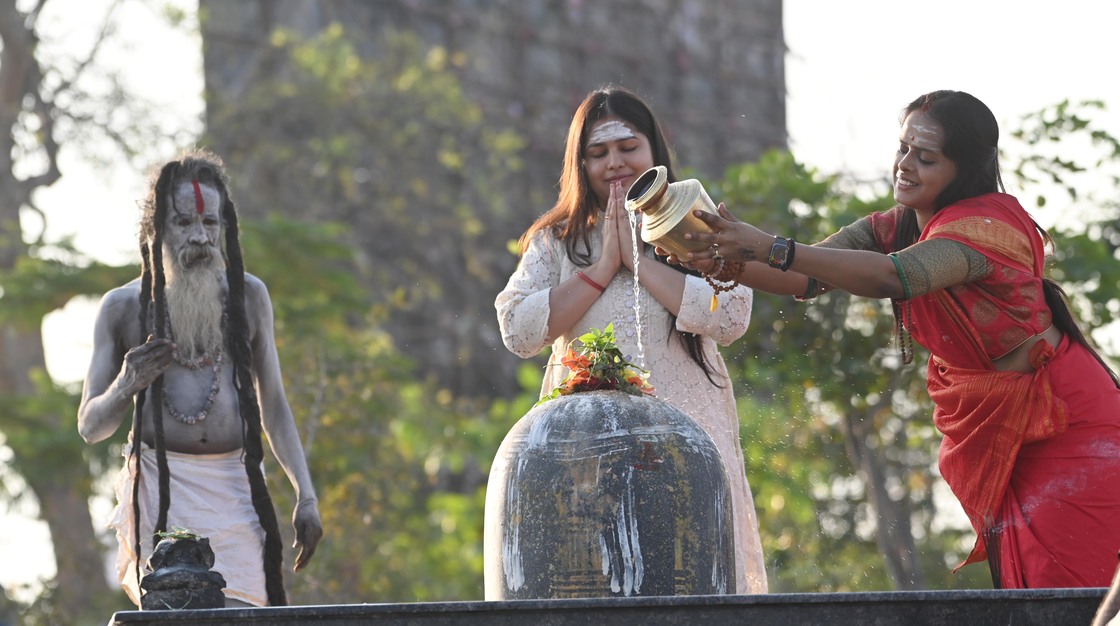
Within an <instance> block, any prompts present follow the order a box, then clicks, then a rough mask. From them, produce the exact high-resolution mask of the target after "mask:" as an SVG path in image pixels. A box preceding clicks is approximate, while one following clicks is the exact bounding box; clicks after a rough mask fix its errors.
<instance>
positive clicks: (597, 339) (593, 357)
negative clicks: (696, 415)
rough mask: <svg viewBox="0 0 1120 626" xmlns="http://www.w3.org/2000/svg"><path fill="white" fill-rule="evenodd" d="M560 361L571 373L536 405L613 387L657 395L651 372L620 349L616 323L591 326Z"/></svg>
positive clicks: (640, 394)
mask: <svg viewBox="0 0 1120 626" xmlns="http://www.w3.org/2000/svg"><path fill="white" fill-rule="evenodd" d="M577 341H578V342H579V343H580V345H579V346H578V347H577V346H575V343H576V342H577ZM560 362H561V363H562V364H563V365H564V366H565V367H567V368H568V369H569V370H570V373H569V374H568V376H567V377H566V378H565V379H564V380H562V381H560V384H559V385H558V386H557V387H556V388H555V389H553V390H552V393H549V394H548V395H547V396H544V397H543V398H541V399H540V401H539V402H537V405H540V404H542V403H544V402H548V401H549V400H553V399H555V398H559V397H560V396H567V395H571V394H573V393H579V392H581V391H600V390H613V391H622V392H625V393H628V394H630V395H632V396H642V395H648V396H652V395H654V389H653V386H652V385H650V384H649V372H648V371H647V370H644V369H642V368H640V367H638V366H637V365H634V364H633V363H630V362H629V361H627V360H626V357H625V356H623V354H622V351H621V350H619V349H618V345H617V344H616V343H615V339H614V324H607V327H606V328H604V329H603V330H599V329H598V328H592V329H591V331H590V332H587V333H585V334H583V335H580V336H579V337H577V338H575V339H573V340H572V342H571V343H569V344H568V352H567V354H565V355H564V356H563V357H562V358H561V359H560ZM534 406H536V405H534Z"/></svg>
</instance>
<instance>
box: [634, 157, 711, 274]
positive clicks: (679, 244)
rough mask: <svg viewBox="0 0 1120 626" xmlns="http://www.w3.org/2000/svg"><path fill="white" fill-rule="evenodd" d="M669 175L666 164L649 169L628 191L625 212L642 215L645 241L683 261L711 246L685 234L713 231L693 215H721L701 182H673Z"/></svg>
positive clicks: (690, 180) (643, 238)
mask: <svg viewBox="0 0 1120 626" xmlns="http://www.w3.org/2000/svg"><path fill="white" fill-rule="evenodd" d="M668 175H669V171H668V170H667V169H666V168H665V166H663V165H655V166H653V167H652V168H650V169H648V170H646V171H645V173H643V174H642V175H641V176H639V177H638V179H637V180H635V181H634V184H633V185H630V189H629V190H627V192H626V210H628V211H638V212H640V213H641V214H642V241H644V242H646V243H649V244H653V245H655V246H658V247H660V248H663V249H665V250H668V251H669V252H672V253H673V254H675V255H677V256H678V257H682V258H683V257H684V256H685V255H686V254H688V253H689V252H698V251H700V250H703V249H705V248H707V247H708V244H706V243H703V242H700V241H690V240H688V239H685V238H684V234H685V233H690V232H712V229H711V228H709V227H708V225H707V224H705V223H704V222H703V221H702V220H701V219H700V218H698V217H696V216H695V215H693V214H692V212H693V211H696V210H699V211H707V212H708V213H712V214H716V215H718V213H717V211H716V205H715V203H714V202H712V199H711V198H709V197H708V193H707V192H706V191H704V186H703V185H701V184H700V181H698V180H696V179H694V178H690V179H688V180H681V181H677V182H675V183H670V182H668V180H669V178H668Z"/></svg>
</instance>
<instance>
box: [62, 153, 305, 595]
mask: <svg viewBox="0 0 1120 626" xmlns="http://www.w3.org/2000/svg"><path fill="white" fill-rule="evenodd" d="M223 234H224V245H223V238H222V237H223ZM140 252H141V258H142V260H143V271H142V274H141V277H140V278H138V279H136V280H133V281H132V282H130V283H128V284H126V285H124V286H121V287H118V288H116V289H113V290H112V291H110V292H108V293H107V294H105V296H104V298H103V299H102V301H101V308H100V311H99V313H98V316H97V321H96V323H95V328H94V344H93V357H92V362H91V364H90V368H89V373H88V374H87V376H86V380H85V386H84V389H83V391H82V401H81V405H80V406H79V408H78V431H79V432H80V433H81V435H82V438H83V439H85V440H86V442H88V443H94V442H98V441H102V440H104V439H106V438H108V437H109V436H111V435H112V434H113V433H114V432H116V430H117V429H118V428H119V427H120V425H121V423H122V422H123V421H124V415H125V414H126V413H127V412H128V410H129V408H132V409H133V411H134V415H133V422H132V431H131V433H130V435H129V438H128V446H126V449H125V457H126V462H125V467H124V469H123V470H122V471H121V480H120V482H119V483H118V486H117V498H118V504H117V509H116V511H115V512H114V515H113V521H112V522H111V525H112V526H113V527H115V528H116V529H117V539H118V542H119V544H120V546H119V548H120V550H119V553H118V558H117V569H118V574H119V575H120V579H121V585H122V586H123V587H124V589H125V591H126V592H127V593H128V595H129V597H130V598H131V599H132V601H133V602H135V603H136V604H137V605H138V606H139V604H140V589H139V584H138V583H139V579H140V578H141V572H140V563H143V562H144V559H146V558H147V557H148V556H150V555H151V554H152V549H153V545H154V542H153V539H154V538H155V537H156V534H157V533H159V532H164V531H168V530H172V529H174V528H185V529H188V530H190V531H191V532H193V533H195V534H198V535H202V536H204V537H207V538H209V541H210V546H211V547H212V548H213V550H214V556H215V564H214V570H215V571H217V572H219V573H220V574H222V576H223V577H224V578H225V580H226V588H225V589H224V590H223V591H224V593H225V596H226V605H227V606H239V605H256V606H265V605H273V606H276V605H283V604H286V603H287V602H286V598H285V593H284V585H283V576H282V556H281V548H282V546H281V541H280V533H279V527H278V524H277V521H276V513H275V511H274V509H273V505H272V500H271V498H270V497H269V495H268V490H267V488H266V486H265V479H264V475H263V469H262V465H263V457H264V451H263V448H264V446H263V438H262V432H263V434H264V435H267V437H268V441H269V444H270V445H271V447H272V451H273V454H274V455H275V456H276V459H277V460H278V461H279V463H280V466H281V467H282V468H283V469H284V472H285V473H286V474H287V476H288V479H289V480H290V481H291V483H292V486H293V487H294V489H295V495H296V501H297V504H296V509H295V512H294V514H293V516H292V521H293V525H294V527H295V548H296V549H297V550H298V552H297V555H296V559H295V568H294V569H295V571H297V572H298V571H299V570H300V569H302V568H303V566H304V565H306V564H307V562H308V561H309V560H310V559H311V556H312V555H313V554H314V552H315V547H316V545H317V544H318V542H319V539H320V537H322V534H323V531H322V523H321V522H320V519H319V509H318V500H317V499H316V496H315V488H314V487H313V486H312V484H311V475H310V472H309V471H308V469H307V462H306V459H305V458H304V456H303V447H302V445H301V444H300V440H299V435H298V432H297V430H296V425H295V420H294V419H293V417H292V411H291V408H290V407H289V406H288V401H287V399H286V397H285V395H284V385H283V381H282V380H281V377H280V361H279V358H278V356H277V352H276V340H275V337H274V335H273V320H272V303H271V301H270V299H269V295H268V290H267V289H266V287H265V285H264V283H263V282H261V280H260V279H258V278H256V277H255V276H252V275H250V274H246V273H245V269H244V265H243V262H242V258H241V248H240V245H239V243H238V224H237V213H236V210H235V209H234V206H233V201H232V200H231V199H230V196H229V192H228V190H227V188H226V178H225V173H224V168H223V165H222V162H221V160H220V159H219V158H218V157H217V156H216V155H214V154H211V153H209V152H204V151H193V152H190V153H187V154H185V155H184V156H183V157H181V158H180V159H177V160H175V161H171V162H169V163H167V164H165V165H163V167H162V168H160V169H159V170H158V172H156V173H154V180H153V182H152V184H151V185H150V186H149V190H148V196H147V198H146V199H145V201H144V203H143V218H142V220H141V233H140Z"/></svg>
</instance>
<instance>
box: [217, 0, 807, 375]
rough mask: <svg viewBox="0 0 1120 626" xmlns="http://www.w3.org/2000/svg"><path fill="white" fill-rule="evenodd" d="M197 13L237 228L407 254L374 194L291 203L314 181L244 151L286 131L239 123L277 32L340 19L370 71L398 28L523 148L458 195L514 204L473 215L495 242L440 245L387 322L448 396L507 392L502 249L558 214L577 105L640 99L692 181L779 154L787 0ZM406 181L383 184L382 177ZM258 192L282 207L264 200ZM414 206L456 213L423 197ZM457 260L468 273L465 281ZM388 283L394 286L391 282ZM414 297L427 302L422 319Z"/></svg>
mask: <svg viewBox="0 0 1120 626" xmlns="http://www.w3.org/2000/svg"><path fill="white" fill-rule="evenodd" d="M199 5H200V7H199V8H200V14H201V17H202V35H203V50H204V65H205V80H206V92H207V132H208V137H209V139H208V144H209V147H211V148H213V149H214V150H216V151H217V152H218V153H219V154H221V155H223V156H224V157H225V158H226V160H227V164H228V165H229V168H230V171H231V173H232V177H233V186H234V193H235V197H236V198H237V200H238V205H239V208H240V209H241V210H242V212H243V213H245V214H246V215H247V216H250V217H254V218H259V217H263V216H264V214H265V213H267V212H270V211H279V212H282V213H283V214H284V215H285V216H286V217H289V218H296V219H315V220H327V219H337V220H344V221H346V222H347V223H349V224H352V225H353V231H352V234H353V236H354V237H355V242H356V243H357V244H358V245H359V246H360V247H361V248H362V249H363V250H364V252H365V254H367V255H369V257H370V258H372V259H387V260H388V262H389V263H393V262H394V259H395V258H400V256H401V255H400V253H399V251H398V250H394V249H392V248H391V246H392V245H393V244H396V245H400V244H401V241H400V240H401V238H402V237H403V236H404V235H403V234H402V235H399V236H386V233H391V232H394V231H391V230H387V227H386V226H385V224H383V223H379V222H378V219H377V215H378V212H379V211H381V210H382V209H381V207H379V205H378V203H377V202H376V198H377V194H376V193H374V194H371V196H370V197H369V199H368V201H366V202H364V204H361V205H360V207H361V210H357V209H354V210H351V211H349V212H348V211H347V210H346V209H344V208H341V203H339V202H323V203H319V204H316V203H309V202H304V203H298V202H293V203H291V204H290V205H285V200H286V199H287V198H294V197H299V196H298V193H295V192H294V191H293V192H292V193H284V192H283V191H282V190H280V189H277V188H278V187H283V186H284V185H297V184H300V181H301V180H306V179H307V177H309V176H310V173H309V172H307V171H291V169H290V168H289V171H283V172H277V171H272V172H270V171H268V170H269V168H270V167H274V165H272V164H270V163H265V162H261V161H260V160H259V158H258V157H257V156H255V155H256V153H255V152H254V151H253V150H251V149H249V148H247V142H253V141H255V140H256V139H258V138H259V134H260V133H265V132H283V129H281V128H276V129H272V130H270V129H269V128H268V126H267V124H268V123H269V120H267V119H266V120H262V121H263V123H264V124H265V126H263V127H262V128H261V129H260V130H259V131H256V132H257V133H258V137H256V138H254V137H253V134H252V132H250V131H248V130H247V129H246V124H247V122H246V121H245V120H244V119H243V118H239V117H237V116H236V115H233V114H232V112H235V111H237V110H238V108H239V107H245V106H247V105H246V103H247V102H249V101H250V94H251V93H252V92H253V90H254V89H255V88H258V87H259V86H260V85H262V84H266V83H269V82H278V81H281V80H284V79H285V78H286V77H287V76H288V74H289V71H290V67H289V62H288V61H287V60H285V59H283V58H281V57H278V56H277V55H276V54H275V51H274V47H273V46H272V45H271V42H273V41H274V40H273V33H274V32H276V31H277V29H282V30H286V31H289V32H293V33H296V34H297V35H298V36H301V37H305V38H310V37H314V36H315V35H316V34H317V33H320V32H321V31H323V30H324V29H325V28H327V27H329V26H330V25H332V24H339V25H342V27H343V28H344V29H345V31H346V33H347V37H348V39H349V40H350V41H351V42H353V45H354V46H355V47H356V49H357V50H358V52H359V54H360V55H361V56H362V57H363V58H370V59H376V58H378V57H379V55H383V54H384V51H385V48H384V43H385V41H387V38H388V37H389V35H390V34H391V33H394V32H406V33H413V34H414V35H415V36H416V37H418V38H419V40H420V41H422V42H423V43H424V44H425V45H427V46H440V47H442V48H444V49H445V50H447V51H448V53H449V54H456V55H458V58H460V59H462V62H461V63H460V64H458V65H457V66H456V67H455V72H456V75H457V77H458V79H459V81H460V84H461V85H462V89H463V93H464V94H465V97H466V98H467V99H468V100H469V101H470V102H472V103H474V104H476V105H477V106H478V107H479V110H480V111H481V117H482V120H481V125H482V126H484V127H487V128H493V129H503V130H505V129H508V130H512V131H515V132H516V133H518V135H519V136H520V137H522V138H523V139H524V140H525V146H524V148H523V149H522V150H521V152H520V162H521V163H522V165H523V167H522V168H521V169H520V170H519V171H517V172H516V174H515V175H511V176H509V177H508V179H504V180H503V181H502V182H501V184H500V185H497V186H495V187H491V189H490V191H489V195H487V194H479V192H478V191H477V190H476V191H473V192H472V191H471V190H469V189H466V188H464V190H463V191H462V192H461V193H459V194H457V196H456V198H458V200H457V201H463V202H466V203H468V204H472V205H474V206H478V207H483V208H485V209H487V210H488V209H489V208H490V207H491V206H499V205H502V206H507V207H509V211H508V212H507V213H505V214H502V215H501V216H498V217H494V216H491V217H492V219H490V220H489V221H486V220H483V224H484V226H485V230H486V235H485V237H486V242H487V243H488V245H487V246H475V247H474V250H475V252H477V251H478V249H479V248H480V247H485V248H487V253H488V254H477V255H474V256H470V257H469V262H468V261H464V260H463V259H464V258H468V257H465V256H463V255H464V254H466V253H464V251H458V252H457V253H456V252H448V251H447V250H446V248H448V247H450V246H448V245H444V246H441V247H442V248H443V249H444V251H443V253H445V254H447V256H445V257H441V256H439V254H441V252H440V251H436V252H427V251H426V252H425V254H429V255H435V256H429V257H428V258H426V259H425V265H426V267H427V268H428V270H429V272H431V270H432V269H433V268H434V269H435V271H434V274H436V275H438V276H439V277H440V278H439V279H438V280H437V282H438V285H436V286H435V287H433V289H432V290H430V291H429V292H428V295H425V296H422V297H420V298H419V300H417V301H415V302H413V304H412V305H411V308H408V309H407V310H404V309H402V310H398V311H397V312H396V313H395V314H394V315H393V316H392V317H391V319H390V321H389V323H388V330H389V331H390V332H391V333H392V335H393V337H394V338H395V340H396V342H397V344H398V347H400V349H401V350H402V351H403V352H405V353H406V354H408V355H410V356H412V357H414V358H416V359H418V360H419V361H420V362H421V363H422V364H423V365H424V367H425V368H426V370H427V371H430V372H433V373H435V374H436V375H437V376H438V378H439V380H440V381H441V382H442V384H443V385H444V386H445V387H446V388H448V389H450V390H451V391H453V392H455V393H457V394H466V395H479V394H481V395H508V394H511V393H513V392H515V391H516V380H515V376H514V372H515V368H516V367H517V365H518V363H519V361H520V359H518V358H517V357H515V356H514V355H512V354H509V353H508V352H507V351H506V350H505V348H504V347H503V346H502V344H501V339H500V336H499V334H498V329H497V322H496V320H495V313H494V309H493V299H494V296H495V295H496V294H497V292H498V291H499V290H500V289H501V288H502V286H503V285H504V284H505V281H506V279H507V278H508V277H509V274H510V272H512V270H513V267H514V265H515V263H516V257H514V256H513V255H511V254H509V253H508V251H507V242H509V241H510V240H513V239H516V238H517V236H518V235H519V234H520V233H521V232H523V231H524V229H525V228H526V227H528V225H529V224H530V223H531V222H532V220H533V219H534V218H535V217H536V216H538V215H539V214H540V213H542V212H544V211H545V210H547V209H548V208H549V207H550V206H551V205H552V203H553V202H554V201H555V198H556V187H557V182H558V180H559V176H560V168H561V162H562V155H563V148H564V140H565V136H566V133H567V127H568V123H569V121H570V119H571V115H572V113H573V112H574V110H575V107H576V106H577V105H578V104H579V102H580V101H581V100H582V98H583V97H584V95H586V94H587V92H589V91H591V90H592V89H594V88H596V87H599V86H601V85H604V84H608V83H610V84H616V85H621V86H624V87H627V88H629V89H631V90H633V91H635V92H637V93H638V94H639V95H641V96H642V97H643V98H645V99H646V100H647V101H649V102H650V104H651V105H652V106H653V107H654V109H655V111H657V113H658V115H659V116H660V118H661V120H662V122H663V124H664V125H665V127H666V128H665V130H666V132H667V134H668V135H669V138H670V141H671V143H672V144H673V147H674V149H675V152H676V156H677V164H678V167H680V168H681V169H682V170H683V172H684V173H685V174H688V175H691V176H696V177H699V178H701V179H708V180H711V179H716V178H719V177H720V176H721V175H722V173H723V171H724V168H725V167H727V166H729V165H733V164H737V163H742V162H746V161H753V160H755V159H757V158H758V157H759V155H761V154H762V153H763V152H764V151H765V150H767V149H770V148H785V147H786V145H787V144H786V116H785V70H784V56H785V52H786V49H785V43H784V39H783V35H782V0H611V1H609V2H595V1H591V0H243V1H240V2H227V1H225V0H200V2H199ZM432 128H433V130H432V132H433V133H434V134H438V133H440V132H442V131H441V130H440V129H439V128H438V127H436V126H433V127H432ZM434 139H435V138H433V140H434ZM299 141H305V139H299ZM478 158H482V157H481V156H479V157H478ZM413 173H414V172H390V173H388V176H387V179H401V178H404V177H407V176H409V175H411V174H413ZM432 184H433V185H435V184H439V185H441V186H442V187H443V188H444V189H452V188H454V187H455V186H456V185H463V181H462V180H461V179H459V178H456V177H454V176H444V177H442V178H440V179H438V180H437V181H432ZM266 190H268V191H266ZM266 193H274V194H275V196H274V198H273V199H267V198H264V197H261V194H266ZM472 194H473V195H472ZM495 194H498V195H495ZM499 196H500V197H499ZM266 200H267V201H266ZM425 210H427V211H442V212H446V211H449V210H450V209H447V208H445V207H441V206H440V203H439V202H438V201H434V202H433V205H432V206H430V207H426V208H425ZM393 240H396V241H393ZM386 246H388V247H386ZM383 247H385V248H383ZM469 252H470V251H467V253H469ZM455 254H459V255H460V256H458V257H456V256H455ZM465 265H466V266H471V269H470V270H469V272H470V273H469V275H468V274H464V273H463V271H464V270H462V267H461V266H465ZM396 279H399V280H401V281H402V283H401V285H392V284H390V285H386V284H384V283H385V281H392V280H396ZM396 279H395V278H393V275H392V274H386V275H385V276H382V277H379V278H377V279H376V280H374V281H373V282H371V284H370V289H371V290H375V291H376V290H382V291H387V290H388V289H390V288H392V287H394V286H397V287H400V286H404V287H408V286H409V285H410V284H413V283H415V282H417V281H416V280H411V279H409V278H407V277H403V278H401V277H397V278H396ZM410 280H411V282H409V281H410ZM425 298H430V299H431V302H428V303H427V304H428V305H427V306H425V303H424V302H423V300H424V299H425ZM432 302H438V303H439V306H431V305H430V304H431V303H432Z"/></svg>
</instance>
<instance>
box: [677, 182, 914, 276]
mask: <svg viewBox="0 0 1120 626" xmlns="http://www.w3.org/2000/svg"><path fill="white" fill-rule="evenodd" d="M695 215H696V216H697V217H698V218H700V219H701V220H703V221H704V222H705V223H706V224H708V226H710V227H711V228H712V232H710V233H702V232H694V233H688V234H686V235H685V237H686V238H688V239H692V240H695V241H701V242H704V243H708V244H710V245H711V246H712V247H709V248H707V249H705V250H701V251H699V252H693V253H689V255H688V258H686V259H680V260H681V261H684V262H688V263H710V262H711V260H712V259H713V258H714V257H715V256H716V255H717V254H718V255H720V256H722V257H723V258H725V259H728V260H731V261H746V263H745V264H744V265H743V270H742V271H741V272H740V276H739V281H740V282H742V283H743V284H746V285H750V286H752V287H754V288H756V289H761V290H763V291H769V292H771V293H777V294H784V295H791V296H801V295H805V291H806V289H807V288H808V278H807V277H809V276H812V277H813V278H816V279H817V280H819V281H822V282H825V283H828V284H829V285H832V286H834V287H836V288H837V289H843V290H844V291H847V292H849V293H851V294H854V295H857V296H864V297H868V298H903V297H905V295H906V294H905V289H904V287H903V283H902V279H901V278H899V275H898V271H897V268H896V265H895V263H894V261H893V260H891V258H890V257H889V256H888V255H886V254H882V253H880V252H873V251H870V250H843V249H836V248H825V247H820V246H811V245H805V244H797V245H796V246H795V248H796V249H795V253H794V258H793V263H792V264H791V265H790V267H789V270H788V271H786V272H783V271H781V270H780V269H776V268H772V267H770V266H769V265H768V264H767V259H768V258H769V255H770V249H771V247H772V246H773V245H774V236H773V235H771V234H769V233H765V232H763V231H762V230H759V229H758V228H755V227H754V226H752V225H750V224H748V223H746V222H742V221H740V220H738V219H737V218H736V217H735V216H733V215H732V214H731V213H730V212H729V211H728V210H727V207H725V206H724V205H723V204H722V203H721V204H720V205H719V215H713V214H711V213H707V212H702V211H696V212H695Z"/></svg>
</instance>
